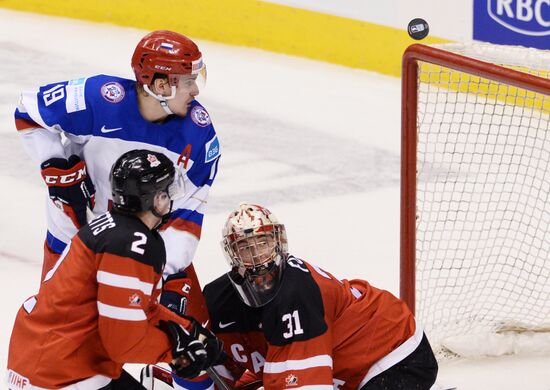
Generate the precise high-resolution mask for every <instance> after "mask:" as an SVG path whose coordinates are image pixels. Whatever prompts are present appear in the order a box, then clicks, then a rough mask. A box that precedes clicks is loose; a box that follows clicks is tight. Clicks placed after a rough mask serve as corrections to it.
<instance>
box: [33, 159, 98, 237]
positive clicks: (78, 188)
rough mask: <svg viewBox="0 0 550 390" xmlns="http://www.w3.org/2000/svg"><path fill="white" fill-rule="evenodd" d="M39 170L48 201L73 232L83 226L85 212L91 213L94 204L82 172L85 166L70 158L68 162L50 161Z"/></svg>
mask: <svg viewBox="0 0 550 390" xmlns="http://www.w3.org/2000/svg"><path fill="white" fill-rule="evenodd" d="M40 167H41V168H42V177H43V178H44V181H45V182H46V184H47V185H48V191H49V194H50V199H51V200H52V201H53V202H54V203H55V205H56V206H57V207H59V208H60V209H61V210H62V211H63V212H64V213H65V214H67V216H68V217H69V218H71V220H72V221H73V223H74V225H75V226H76V227H77V228H80V227H82V226H84V225H86V223H87V220H86V209H87V208H90V210H91V209H93V208H94V201H95V188H94V185H93V183H92V180H91V179H90V177H89V176H88V173H87V171H86V163H85V162H84V161H82V160H81V159H80V157H78V156H76V155H72V156H71V157H69V159H68V160H66V159H64V158H50V159H49V160H46V161H44V162H43V163H42V165H40Z"/></svg>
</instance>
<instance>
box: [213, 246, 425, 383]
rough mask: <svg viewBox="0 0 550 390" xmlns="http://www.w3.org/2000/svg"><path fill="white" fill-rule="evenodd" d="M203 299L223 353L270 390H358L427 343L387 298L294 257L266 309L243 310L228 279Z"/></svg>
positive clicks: (402, 307) (399, 306)
mask: <svg viewBox="0 0 550 390" xmlns="http://www.w3.org/2000/svg"><path fill="white" fill-rule="evenodd" d="M204 294H205V297H206V300H207V305H208V311H209V315H210V318H211V320H212V330H213V331H214V332H215V333H216V335H217V336H218V337H220V338H221V339H223V341H224V343H225V349H226V353H227V354H228V355H229V356H231V357H232V358H233V359H234V360H235V361H236V362H237V363H238V364H239V365H240V366H241V367H242V368H243V369H244V368H247V369H249V370H250V371H252V372H254V373H256V374H257V375H258V376H259V377H261V378H262V379H263V383H264V387H265V389H266V390H267V389H286V388H295V387H299V388H311V389H327V390H329V389H333V388H338V389H357V388H359V387H361V386H362V385H364V384H365V383H366V382H367V381H368V380H369V379H370V378H372V377H373V376H375V375H377V374H379V373H380V372H382V371H384V370H385V369H387V368H389V367H391V366H392V365H394V364H395V363H397V362H399V361H400V360H402V359H403V358H405V357H406V356H408V355H409V354H410V353H411V352H412V351H414V350H415V349H416V347H417V346H418V345H419V343H420V341H421V340H422V336H423V332H422V330H421V329H420V328H419V327H417V326H416V323H415V319H414V316H413V314H412V313H411V312H410V310H409V309H408V308H407V306H406V305H405V303H404V302H402V301H401V300H399V299H397V298H396V297H394V296H393V295H392V294H390V293H389V292H387V291H384V290H380V289H377V288H374V287H372V286H371V285H370V284H369V283H367V282H366V281H363V280H352V281H347V280H343V281H340V280H338V279H336V278H335V277H334V276H332V275H331V274H329V273H327V272H325V271H323V270H321V269H319V268H317V267H315V266H313V265H311V264H309V263H306V262H304V261H302V260H300V259H297V258H295V257H292V256H289V257H288V259H287V263H286V265H285V270H284V275H283V279H282V284H281V287H280V290H279V293H278V294H277V295H276V297H275V298H274V299H273V300H272V301H271V302H269V303H268V304H267V305H265V306H263V307H262V308H258V309H254V308H251V307H249V306H247V305H245V304H244V303H243V302H242V301H241V300H240V298H239V296H238V294H237V292H236V291H235V289H234V288H233V286H232V285H231V282H230V281H229V277H228V276H227V275H223V276H222V277H220V278H218V279H216V280H215V281H214V282H212V283H210V284H208V285H207V286H206V287H205V289H204ZM237 376H238V373H237Z"/></svg>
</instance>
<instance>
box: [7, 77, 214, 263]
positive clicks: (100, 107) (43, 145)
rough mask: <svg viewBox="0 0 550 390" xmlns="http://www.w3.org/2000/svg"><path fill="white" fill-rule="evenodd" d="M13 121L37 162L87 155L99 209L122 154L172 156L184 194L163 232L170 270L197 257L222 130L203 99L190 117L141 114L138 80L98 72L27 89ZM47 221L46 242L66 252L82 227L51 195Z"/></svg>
mask: <svg viewBox="0 0 550 390" xmlns="http://www.w3.org/2000/svg"><path fill="white" fill-rule="evenodd" d="M15 121H16V127H17V129H18V131H19V133H20V135H21V138H22V140H23V145H24V147H25V149H27V152H28V153H29V155H30V156H31V157H32V158H34V159H35V160H36V162H37V163H38V164H40V163H42V162H43V161H45V160H47V159H49V158H52V157H64V158H67V157H69V156H70V155H72V154H77V155H79V156H80V157H81V158H82V159H83V160H85V161H86V165H87V168H88V174H89V176H90V177H91V179H92V182H93V183H94V185H95V188H96V200H95V207H94V210H93V211H94V214H96V215H99V214H101V213H104V212H105V211H107V209H108V205H109V201H110V199H111V188H110V184H109V171H110V169H111V166H112V164H113V163H114V162H115V160H116V159H117V158H118V157H119V156H120V155H121V154H123V153H124V152H127V151H129V150H132V149H150V150H154V151H158V152H161V153H164V154H165V155H167V156H168V157H169V158H170V159H172V161H173V162H174V164H175V165H176V167H177V168H178V169H179V170H180V171H181V173H182V175H183V177H184V179H185V180H184V181H185V194H186V195H185V196H184V197H183V198H180V199H177V200H176V202H175V204H174V212H173V214H172V217H171V220H170V221H169V223H168V224H167V225H166V226H165V227H164V228H163V229H164V230H163V231H162V236H163V239H164V241H165V244H166V249H167V266H166V269H165V273H168V274H170V273H174V272H177V271H178V270H180V269H184V268H186V267H187V266H188V265H189V264H190V263H191V260H192V258H193V256H194V253H195V250H196V247H197V244H198V240H199V238H200V233H201V226H202V221H203V217H204V213H205V210H206V203H207V198H208V194H209V190H210V187H211V185H212V183H213V181H214V179H215V177H216V173H217V167H218V161H219V157H220V144H219V141H218V138H217V136H216V132H215V130H214V127H213V126H212V123H211V120H210V116H209V114H208V112H207V111H206V109H205V108H204V107H203V106H201V105H200V103H198V102H197V101H193V103H192V104H191V105H190V107H189V110H188V113H187V115H186V116H185V117H179V116H176V115H171V116H169V117H167V118H166V120H165V121H164V122H162V123H153V122H149V121H147V120H145V119H144V118H143V117H142V116H141V114H140V111H139V107H138V98H137V90H136V82H135V81H133V80H128V79H123V78H119V77H113V76H106V75H97V76H93V77H89V78H81V79H76V80H70V81H63V82H59V83H53V84H49V85H45V86H42V87H39V88H38V89H35V90H30V91H26V92H24V93H23V94H22V96H21V101H20V104H19V106H18V108H17V110H16V112H15ZM47 223H48V233H47V240H48V244H49V246H50V247H51V248H52V249H53V250H54V251H56V252H58V253H61V252H62V251H63V249H64V247H65V246H66V245H67V243H68V242H69V241H70V239H71V238H72V237H73V236H74V234H76V232H77V229H76V227H75V226H74V225H73V223H72V222H71V220H70V219H69V218H68V217H67V216H66V215H65V214H64V213H63V212H62V211H61V210H59V209H58V208H57V207H56V206H55V205H54V204H53V202H51V201H48V202H47Z"/></svg>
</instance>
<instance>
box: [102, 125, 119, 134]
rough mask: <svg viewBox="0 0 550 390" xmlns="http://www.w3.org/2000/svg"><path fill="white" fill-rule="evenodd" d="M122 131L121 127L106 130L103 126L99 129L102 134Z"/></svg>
mask: <svg viewBox="0 0 550 390" xmlns="http://www.w3.org/2000/svg"><path fill="white" fill-rule="evenodd" d="M119 130H122V127H116V128H114V129H107V128H106V127H105V126H103V127H101V132H102V133H112V132H113V131H119Z"/></svg>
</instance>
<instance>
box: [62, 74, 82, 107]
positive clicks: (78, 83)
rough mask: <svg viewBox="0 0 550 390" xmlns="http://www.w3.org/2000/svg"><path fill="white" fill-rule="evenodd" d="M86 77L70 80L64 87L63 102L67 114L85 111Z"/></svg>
mask: <svg viewBox="0 0 550 390" xmlns="http://www.w3.org/2000/svg"><path fill="white" fill-rule="evenodd" d="M85 89H86V77H83V78H80V79H75V80H70V81H69V82H68V84H67V86H66V87H65V91H66V92H67V99H66V100H65V108H66V109H67V113H71V112H77V111H83V110H85V109H86V99H85V95H84V92H85Z"/></svg>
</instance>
